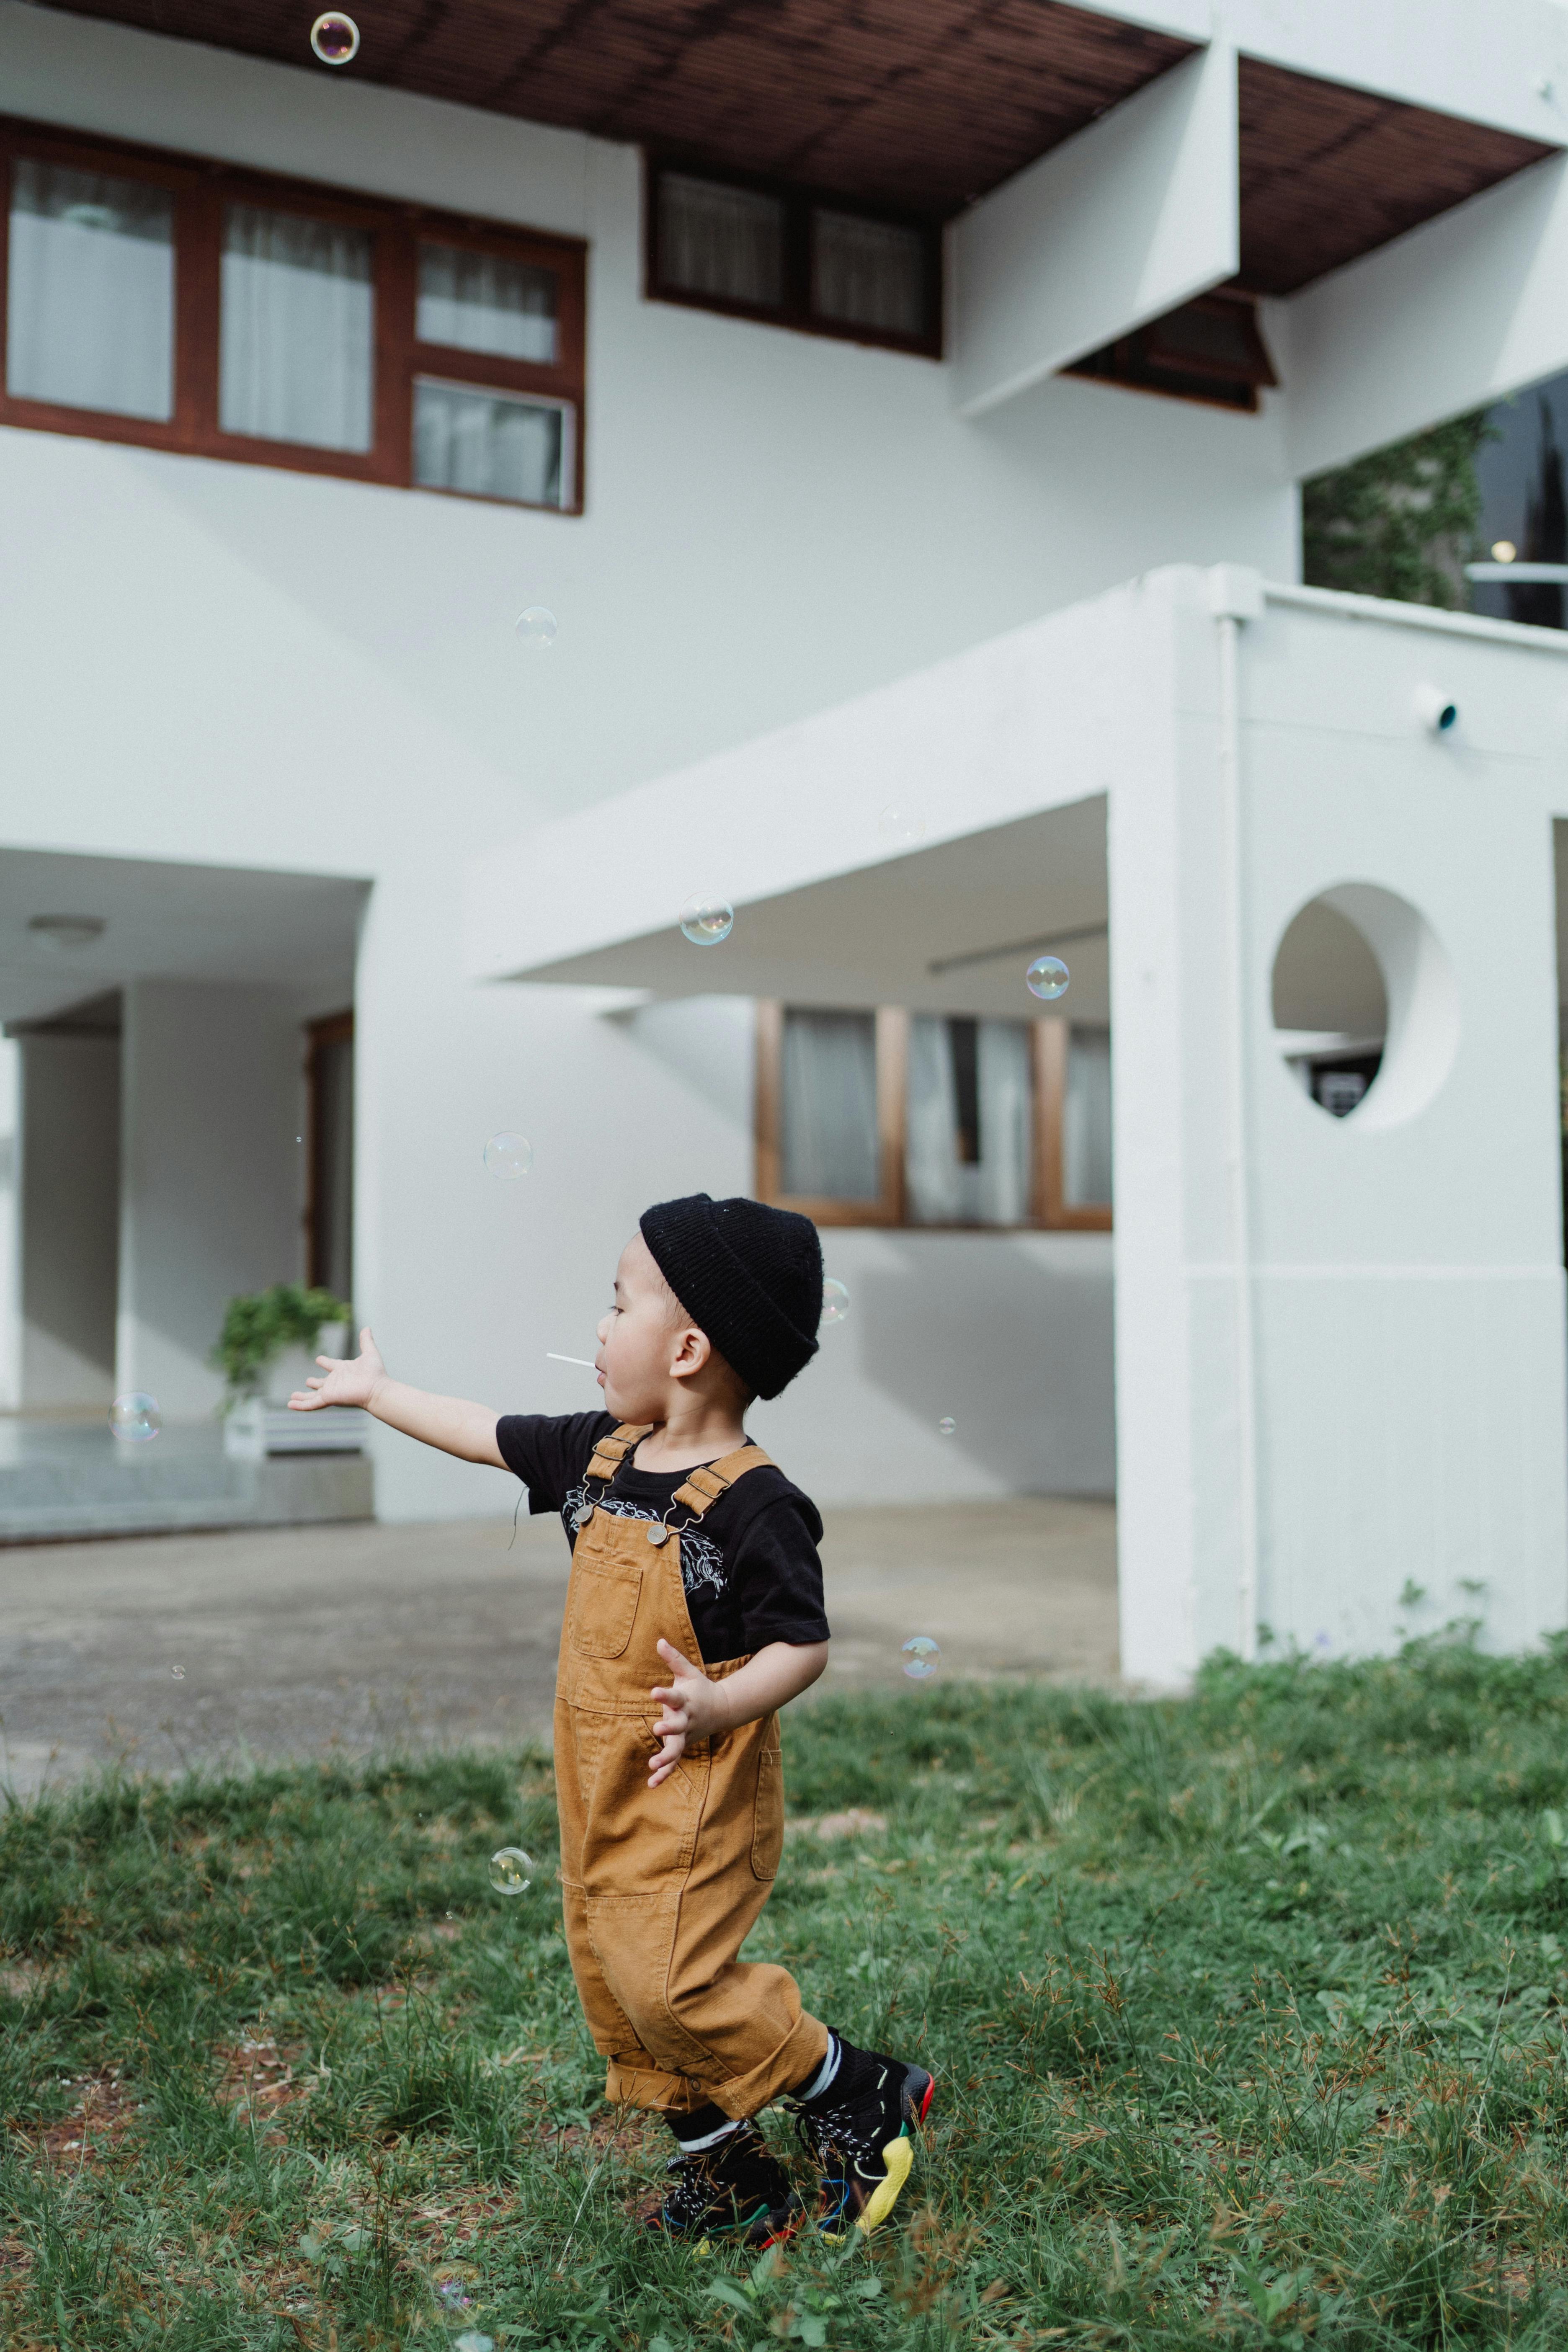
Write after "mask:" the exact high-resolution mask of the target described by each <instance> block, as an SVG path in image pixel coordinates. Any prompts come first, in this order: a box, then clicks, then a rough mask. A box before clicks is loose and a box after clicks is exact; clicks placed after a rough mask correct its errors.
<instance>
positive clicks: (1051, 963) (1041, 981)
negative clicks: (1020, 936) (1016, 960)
mask: <svg viewBox="0 0 1568 2352" xmlns="http://www.w3.org/2000/svg"><path fill="white" fill-rule="evenodd" d="M1070 977H1071V974H1070V973H1069V972H1068V968H1067V966H1066V964H1065V963H1063V961H1062V960H1061V958H1060V956H1037V957H1036V958H1035V961H1034V962H1033V963H1032V964H1031V965H1030V966H1029V969H1028V971H1026V973H1025V974H1024V982H1025V985H1026V988H1027V989H1028V992H1029V993H1030V995H1031V996H1039V997H1043V998H1044V999H1045V1001H1046V1003H1047V1004H1048V1003H1050V1002H1051V999H1052V998H1053V997H1057V996H1065V995H1066V994H1067V992H1068V980H1069V979H1070Z"/></svg>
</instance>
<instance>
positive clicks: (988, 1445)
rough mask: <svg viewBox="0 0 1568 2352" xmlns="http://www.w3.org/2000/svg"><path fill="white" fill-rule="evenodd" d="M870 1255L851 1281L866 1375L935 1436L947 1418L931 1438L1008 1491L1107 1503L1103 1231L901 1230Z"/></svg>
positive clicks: (1107, 1318)
mask: <svg viewBox="0 0 1568 2352" xmlns="http://www.w3.org/2000/svg"><path fill="white" fill-rule="evenodd" d="M824 1238H825V1240H826V1241H827V1242H828V1248H829V1256H830V1259H831V1255H832V1243H831V1236H830V1235H825V1236H824ZM879 1238H880V1237H879ZM878 1255H879V1258H881V1259H882V1264H881V1265H866V1266H862V1267H861V1269H860V1271H859V1273H858V1276H857V1279H856V1282H855V1291H854V1308H853V1312H854V1316H855V1319H856V1321H857V1323H858V1325H859V1339H860V1349H861V1357H860V1360H861V1368H862V1370H863V1372H864V1374H865V1377H866V1378H867V1379H868V1380H869V1381H871V1382H872V1384H873V1385H874V1386H875V1387H877V1388H879V1389H880V1390H882V1391H884V1393H885V1394H887V1395H889V1396H890V1397H892V1398H893V1399H895V1401H896V1402H898V1403H899V1404H900V1405H901V1406H902V1407H903V1408H904V1409H905V1411H906V1412H910V1413H912V1414H913V1415H914V1416H915V1417H916V1419H917V1420H918V1421H921V1422H923V1423H926V1424H927V1426H929V1427H930V1428H931V1430H932V1431H933V1432H934V1431H936V1430H937V1429H938V1428H939V1425H940V1423H942V1421H943V1420H944V1419H951V1420H952V1422H953V1423H955V1424H956V1426H955V1428H954V1432H953V1434H952V1436H951V1437H947V1438H943V1439H942V1440H941V1441H940V1442H941V1443H942V1444H946V1445H951V1446H952V1447H953V1448H954V1450H955V1451H961V1452H962V1453H963V1454H967V1455H968V1456H969V1457H970V1459H971V1460H972V1461H973V1462H975V1463H977V1464H979V1465H980V1466H981V1467H982V1468H983V1469H984V1470H985V1471H986V1472H988V1473H989V1474H990V1475H991V1476H993V1477H994V1478H995V1479H996V1480H997V1482H998V1483H999V1484H1000V1485H1001V1486H1003V1487H1004V1489H1005V1490H1008V1491H1011V1492H1012V1493H1014V1494H1025V1495H1104V1496H1110V1495H1113V1494H1114V1493H1115V1490H1116V1404H1115V1391H1114V1380H1113V1370H1112V1354H1111V1286H1110V1240H1109V1237H1106V1238H1104V1239H1102V1238H1101V1237H1100V1236H1099V1235H1094V1236H1090V1235H1089V1234H1039V1235H1034V1234H1030V1235H1028V1236H1018V1237H1011V1238H1008V1237H1004V1236H1003V1235H1001V1234H937V1233H932V1234H908V1233H905V1234H898V1235H889V1236H888V1237H887V1239H886V1241H885V1242H884V1243H883V1245H882V1247H881V1248H880V1249H879V1252H878ZM889 1256H890V1257H891V1258H892V1259H893V1261H894V1263H895V1265H896V1266H897V1268H898V1270H897V1271H896V1272H895V1271H893V1270H892V1269H891V1268H890V1267H889V1265H888V1264H887V1260H888V1258H889Z"/></svg>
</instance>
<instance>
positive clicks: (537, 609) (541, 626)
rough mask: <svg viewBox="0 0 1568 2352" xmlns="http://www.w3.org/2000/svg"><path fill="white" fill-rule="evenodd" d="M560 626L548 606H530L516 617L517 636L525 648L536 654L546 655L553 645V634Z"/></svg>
mask: <svg viewBox="0 0 1568 2352" xmlns="http://www.w3.org/2000/svg"><path fill="white" fill-rule="evenodd" d="M559 627H560V623H559V622H558V621H557V619H556V617H555V615H554V614H553V613H552V611H551V610H550V607H549V605H548V604H530V605H529V607H528V609H527V611H526V612H522V613H520V614H518V616H517V634H518V635H519V636H520V637H521V639H522V642H523V644H524V645H525V646H531V648H532V650H533V651H534V652H535V653H538V654H542V653H548V651H549V650H550V647H551V646H552V645H553V644H554V643H555V632H556V630H557V629H558V628H559Z"/></svg>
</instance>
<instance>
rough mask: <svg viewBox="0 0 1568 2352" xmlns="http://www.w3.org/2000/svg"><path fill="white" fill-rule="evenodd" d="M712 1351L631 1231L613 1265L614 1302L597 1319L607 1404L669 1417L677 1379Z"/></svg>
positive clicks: (621, 1415) (637, 1414)
mask: <svg viewBox="0 0 1568 2352" xmlns="http://www.w3.org/2000/svg"><path fill="white" fill-rule="evenodd" d="M710 1352H711V1351H710V1348H709V1345H708V1341H707V1339H706V1337H705V1336H704V1334H703V1333H702V1332H700V1331H699V1330H698V1328H696V1326H695V1324H693V1323H692V1322H691V1321H690V1319H689V1317H688V1316H687V1314H686V1311H685V1309H684V1308H683V1307H681V1305H680V1302H679V1299H678V1298H677V1297H676V1296H675V1293H674V1292H673V1291H672V1290H671V1289H670V1287H669V1285H668V1283H667V1282H666V1280H665V1278H664V1276H663V1275H662V1274H660V1272H659V1270H658V1265H656V1264H655V1262H654V1255H653V1252H652V1251H651V1250H650V1249H649V1248H648V1245H647V1242H645V1241H644V1239H643V1237H642V1235H641V1234H633V1235H632V1237H631V1239H630V1241H629V1242H628V1243H627V1244H626V1247H625V1249H624V1250H623V1251H622V1252H621V1257H620V1264H619V1265H617V1266H616V1303H615V1305H614V1306H613V1307H611V1309H610V1311H609V1313H608V1314H607V1315H606V1316H605V1318H603V1320H602V1321H601V1322H600V1325H599V1352H598V1354H597V1356H596V1357H595V1360H594V1369H595V1371H596V1372H597V1373H598V1375H599V1385H600V1387H601V1388H602V1389H603V1390H604V1391H605V1407H606V1410H607V1411H609V1412H613V1413H614V1414H615V1416H616V1420H617V1421H654V1422H661V1421H668V1418H669V1408H670V1404H671V1402H672V1400H673V1398H674V1396H675V1394H676V1392H677V1391H678V1388H679V1383H680V1382H681V1381H682V1380H684V1379H688V1378H689V1376H690V1374H691V1373H692V1372H694V1371H698V1370H700V1369H701V1367H702V1365H703V1364H705V1363H706V1362H707V1360H708V1358H709V1355H710Z"/></svg>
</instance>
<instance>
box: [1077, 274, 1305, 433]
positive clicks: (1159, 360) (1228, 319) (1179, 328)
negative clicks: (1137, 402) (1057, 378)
mask: <svg viewBox="0 0 1568 2352" xmlns="http://www.w3.org/2000/svg"><path fill="white" fill-rule="evenodd" d="M1064 373H1066V374H1068V375H1088V376H1096V377H1098V378H1099V379H1100V381H1101V382H1102V383H1121V384H1126V385H1129V386H1131V389H1132V390H1134V391H1137V392H1163V393H1167V394H1171V395H1172V396H1173V397H1174V398H1175V399H1177V400H1201V401H1205V402H1207V403H1208V404H1210V405H1211V406H1217V407H1220V408H1239V409H1245V410H1247V412H1248V413H1250V412H1252V411H1253V410H1255V409H1256V408H1257V406H1258V391H1259V388H1260V387H1261V386H1263V385H1266V384H1277V383H1279V377H1278V376H1277V375H1276V374H1275V373H1274V369H1273V365H1272V363H1271V362H1270V360H1269V357H1268V351H1267V349H1266V348H1265V345H1264V341H1263V337H1262V336H1261V334H1260V333H1259V332H1258V316H1257V312H1256V310H1255V309H1254V306H1253V304H1252V303H1251V302H1250V301H1249V300H1248V299H1247V297H1246V296H1244V295H1231V294H1204V295H1200V296H1199V297H1198V299H1197V300H1196V301H1194V302H1184V303H1183V305H1182V307H1181V309H1180V310H1170V311H1167V312H1166V314H1165V316H1164V317H1163V319H1153V320H1151V321H1150V322H1149V324H1148V325H1147V326H1146V327H1138V328H1136V329H1134V331H1133V332H1132V333H1131V334H1130V335H1122V336H1121V337H1120V338H1119V339H1118V341H1115V342H1114V343H1108V344H1107V345H1106V346H1105V348H1104V350H1103V351H1099V352H1090V353H1089V357H1088V358H1087V359H1081V360H1078V361H1076V362H1074V364H1073V365H1072V366H1071V367H1069V368H1067V369H1066V370H1064Z"/></svg>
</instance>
